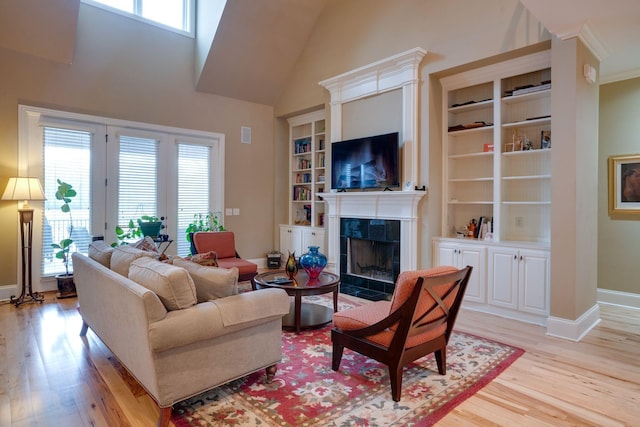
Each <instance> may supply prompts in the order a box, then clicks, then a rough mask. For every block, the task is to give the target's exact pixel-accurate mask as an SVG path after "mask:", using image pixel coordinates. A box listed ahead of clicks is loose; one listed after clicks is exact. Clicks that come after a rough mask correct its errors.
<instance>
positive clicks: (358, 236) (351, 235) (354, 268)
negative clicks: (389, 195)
mask: <svg viewBox="0 0 640 427" xmlns="http://www.w3.org/2000/svg"><path fill="white" fill-rule="evenodd" d="M398 274H400V221H399V220H395V219H369V218H340V292H342V293H345V294H349V295H354V296H357V297H360V298H365V299H368V300H372V301H379V300H385V299H386V300H389V299H391V296H392V294H393V290H394V288H395V281H396V279H397V277H398Z"/></svg>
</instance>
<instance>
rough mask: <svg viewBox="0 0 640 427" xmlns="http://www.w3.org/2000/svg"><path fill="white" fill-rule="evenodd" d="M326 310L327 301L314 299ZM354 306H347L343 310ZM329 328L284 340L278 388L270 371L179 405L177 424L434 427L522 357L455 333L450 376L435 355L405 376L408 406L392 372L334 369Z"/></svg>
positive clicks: (347, 358) (355, 362)
mask: <svg viewBox="0 0 640 427" xmlns="http://www.w3.org/2000/svg"><path fill="white" fill-rule="evenodd" d="M314 298H316V301H315V302H319V303H322V304H328V303H329V299H328V298H322V296H320V297H314ZM351 305H352V304H351V303H350V302H349V301H347V302H345V301H344V300H343V299H342V298H341V304H340V309H343V308H347V307H349V306H351ZM330 331H331V326H330V325H329V326H326V327H324V328H322V329H318V330H313V331H306V332H302V333H301V334H300V335H296V334H294V333H293V332H283V338H282V344H283V347H282V350H283V358H282V362H281V363H280V364H279V365H278V372H277V374H276V376H275V378H274V380H273V381H272V382H271V383H270V384H267V383H266V382H265V378H266V376H265V371H264V370H260V371H258V372H256V373H253V374H251V375H248V376H246V377H243V378H241V379H238V380H236V381H233V382H231V383H228V384H226V385H224V386H221V387H218V388H215V389H212V390H210V391H208V392H206V393H202V394H200V395H198V396H195V397H193V398H191V399H188V400H185V401H183V402H180V403H178V404H176V405H174V410H173V416H172V421H173V423H174V424H175V425H176V427H185V426H334V427H337V426H340V427H343V426H430V425H433V424H434V423H435V422H437V421H438V420H439V419H441V418H442V417H443V416H444V415H445V414H446V413H447V412H449V411H450V410H451V409H453V408H454V407H455V406H457V405H458V404H460V403H461V402H463V401H464V400H465V399H467V398H468V397H470V396H471V395H473V394H474V393H475V392H477V391H478V390H479V389H480V388H482V387H483V386H485V385H486V384H488V383H489V382H490V381H491V380H492V379H493V378H495V377H496V376H497V375H498V374H500V373H501V372H502V371H503V370H504V369H506V368H507V367H508V366H509V365H511V363H513V362H514V361H515V360H516V359H517V358H518V357H520V356H521V355H522V354H523V353H524V351H523V350H521V349H518V348H515V347H511V346H508V345H505V344H501V343H498V342H495V341H491V340H487V339H484V338H480V337H477V336H474V335H470V334H466V333H463V332H460V331H454V333H453V334H452V336H451V338H450V340H449V346H448V348H447V373H446V375H439V374H438V371H437V365H436V361H435V358H434V356H433V354H431V355H429V356H425V357H423V358H422V359H419V360H417V361H416V362H414V363H412V364H410V365H408V366H407V367H405V369H404V375H403V383H402V399H401V401H400V402H394V401H393V400H392V398H391V386H390V382H389V375H388V370H387V367H386V366H385V365H383V364H380V363H378V362H376V361H374V360H372V359H369V358H367V357H365V356H362V355H360V354H358V353H355V352H353V351H351V350H350V349H347V348H345V350H344V353H343V356H342V362H341V365H340V369H339V371H338V372H334V371H333V370H332V369H331V355H332V345H331V336H330Z"/></svg>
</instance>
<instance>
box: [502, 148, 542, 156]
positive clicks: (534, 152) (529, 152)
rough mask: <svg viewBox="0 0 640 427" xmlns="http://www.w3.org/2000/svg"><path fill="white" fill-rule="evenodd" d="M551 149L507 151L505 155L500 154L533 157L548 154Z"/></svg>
mask: <svg viewBox="0 0 640 427" xmlns="http://www.w3.org/2000/svg"><path fill="white" fill-rule="evenodd" d="M550 152H551V148H541V149H535V150H523V151H508V152H506V153H502V155H503V156H534V155H538V154H545V153H550Z"/></svg>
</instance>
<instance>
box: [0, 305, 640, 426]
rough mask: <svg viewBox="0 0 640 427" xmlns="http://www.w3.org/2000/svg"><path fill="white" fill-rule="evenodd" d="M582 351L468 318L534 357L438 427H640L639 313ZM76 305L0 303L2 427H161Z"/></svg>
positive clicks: (470, 328)
mask: <svg viewBox="0 0 640 427" xmlns="http://www.w3.org/2000/svg"><path fill="white" fill-rule="evenodd" d="M601 318H602V322H601V323H600V324H599V325H598V326H597V327H596V329H595V330H594V331H592V332H591V333H590V334H589V335H588V336H587V337H586V338H585V339H584V340H583V341H581V342H580V343H574V342H570V341H565V340H561V339H557V338H553V337H549V336H546V335H545V333H544V329H543V328H541V327H538V326H532V325H528V324H524V323H519V322H515V321H511V320H506V319H502V318H499V317H494V316H490V315H486V314H481V313H475V312H471V311H463V312H461V314H460V317H459V319H458V323H457V329H460V330H463V331H465V332H470V333H474V334H477V335H480V336H484V337H487V338H492V339H494V340H497V341H501V342H504V343H507V344H511V345H515V346H518V347H521V348H523V349H525V350H526V353H525V354H524V355H523V356H522V357H521V358H520V359H518V360H517V361H516V362H515V363H514V364H513V365H512V366H511V367H510V368H508V369H507V370H506V371H504V372H503V373H502V374H501V375H500V376H498V377H497V378H496V379H495V380H494V381H492V382H491V383H490V384H489V385H488V386H486V387H485V388H483V389H482V390H480V391H479V392H478V393H476V394H475V395H474V396H472V397H471V398H469V399H468V400H466V401H465V402H463V403H462V404H461V405H459V406H458V407H457V408H455V409H454V410H453V411H452V412H451V413H449V414H448V415H447V416H446V417H445V418H444V419H443V420H442V421H441V422H440V423H439V424H438V425H439V426H456V427H459V426H467V425H468V426H471V425H474V426H475V425H482V426H487V425H489V426H490V425H503V426H640V311H638V310H630V309H625V308H620V307H612V306H607V305H602V306H601ZM80 326H81V319H80V316H79V314H78V312H77V311H76V299H75V298H71V299H64V300H57V299H56V298H55V294H53V293H50V294H47V295H46V301H45V303H44V304H42V305H39V304H25V305H23V306H21V307H19V308H15V307H13V306H12V305H10V304H8V303H1V304H0V426H65V427H66V426H153V425H155V423H156V421H157V416H158V409H157V407H156V406H155V404H154V403H153V401H152V400H151V399H150V398H149V397H148V396H147V395H146V394H145V393H144V391H142V390H139V389H137V390H136V388H135V387H133V391H132V387H130V386H128V385H127V384H125V383H124V381H123V379H122V376H121V375H119V374H118V372H117V371H116V368H114V364H113V363H111V362H110V361H109V358H110V357H113V356H112V355H111V354H110V352H109V351H108V350H107V349H106V348H105V347H104V345H103V344H102V343H101V342H100V341H99V340H98V339H97V338H96V336H95V335H93V333H92V332H91V331H90V332H89V333H88V334H87V337H86V338H81V337H80V336H79V332H80Z"/></svg>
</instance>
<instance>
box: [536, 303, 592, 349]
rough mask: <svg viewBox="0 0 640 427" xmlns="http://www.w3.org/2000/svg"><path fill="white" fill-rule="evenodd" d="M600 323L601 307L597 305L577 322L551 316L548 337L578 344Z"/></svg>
mask: <svg viewBox="0 0 640 427" xmlns="http://www.w3.org/2000/svg"><path fill="white" fill-rule="evenodd" d="M598 323H600V307H599V306H598V304H595V305H594V306H593V307H591V308H590V309H589V310H587V311H586V312H585V313H584V314H583V315H582V316H580V317H579V318H577V319H576V320H569V319H563V318H560V317H553V316H549V318H548V319H547V335H550V336H553V337H558V338H563V339H566V340H571V341H576V342H578V341H580V340H581V339H582V338H583V337H584V336H585V335H587V334H588V333H589V331H591V330H592V329H593V328H594V327H595V326H596V325H597V324H598Z"/></svg>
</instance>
